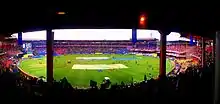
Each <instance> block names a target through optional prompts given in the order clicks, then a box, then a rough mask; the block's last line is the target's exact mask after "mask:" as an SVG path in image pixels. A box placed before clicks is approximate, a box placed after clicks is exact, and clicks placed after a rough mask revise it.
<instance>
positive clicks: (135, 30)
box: [132, 28, 137, 45]
mask: <svg viewBox="0 0 220 104" xmlns="http://www.w3.org/2000/svg"><path fill="white" fill-rule="evenodd" d="M136 42H137V29H136V28H133V29H132V43H133V45H134V44H135V43H136Z"/></svg>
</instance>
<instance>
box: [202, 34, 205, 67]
mask: <svg viewBox="0 0 220 104" xmlns="http://www.w3.org/2000/svg"><path fill="white" fill-rule="evenodd" d="M205 46H206V45H205V39H204V38H203V37H202V58H201V59H202V67H204V66H205V64H206V62H205V61H206V60H205V59H206V56H205Z"/></svg>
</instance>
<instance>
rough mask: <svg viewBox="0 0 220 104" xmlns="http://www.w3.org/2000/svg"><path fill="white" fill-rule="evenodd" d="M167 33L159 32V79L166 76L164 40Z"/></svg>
mask: <svg viewBox="0 0 220 104" xmlns="http://www.w3.org/2000/svg"><path fill="white" fill-rule="evenodd" d="M166 33H168V32H163V31H160V72H159V77H161V78H163V77H165V76H166V40H167V39H166V38H167V36H166V35H167V34H166Z"/></svg>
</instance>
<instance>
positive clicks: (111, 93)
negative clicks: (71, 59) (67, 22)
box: [0, 46, 214, 104]
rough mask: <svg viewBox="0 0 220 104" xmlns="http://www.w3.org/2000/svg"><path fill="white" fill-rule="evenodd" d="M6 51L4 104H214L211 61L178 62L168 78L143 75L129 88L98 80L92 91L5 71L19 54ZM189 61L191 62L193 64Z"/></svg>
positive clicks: (1, 74) (0, 61)
mask: <svg viewBox="0 0 220 104" xmlns="http://www.w3.org/2000/svg"><path fill="white" fill-rule="evenodd" d="M179 48H181V46H180V47H179ZM179 48H177V49H176V48H174V47H172V46H170V47H169V48H168V49H171V50H175V51H180V50H181V49H179ZM123 49H124V48H98V49H97V48H96V49H94V48H79V47H71V48H62V47H59V48H54V51H55V52H56V53H57V54H69V53H74V52H92V53H93V52H116V51H118V50H123ZM6 50H7V51H6ZM4 51H5V52H6V53H5V54H3V55H0V66H1V67H0V70H1V71H0V95H1V99H2V100H1V101H4V100H7V103H10V101H11V102H13V101H16V103H18V102H22V103H24V102H26V103H31V102H30V101H29V100H33V101H34V103H38V102H40V101H42V102H40V103H46V102H45V101H49V103H58V102H62V103H109V104H110V103H111V104H112V103H148V104H155V103H156V104H165V103H168V104H171V103H173V104H176V103H183V104H186V103H193V104H194V103H212V100H213V99H212V98H213V96H212V95H213V93H212V92H213V90H212V89H213V71H214V65H213V63H212V62H209V66H206V67H204V68H201V67H197V66H193V65H187V67H184V64H187V63H186V62H181V61H178V62H176V63H177V64H180V66H179V67H180V68H179V67H178V66H177V67H175V69H174V70H173V71H172V72H171V73H169V74H168V75H167V77H163V78H162V77H159V78H158V79H147V78H146V77H145V76H143V81H142V82H139V83H131V84H127V85H126V84H124V83H123V82H121V83H119V84H115V85H110V87H109V86H105V83H104V84H102V85H101V86H100V87H98V85H97V84H94V83H92V82H94V81H91V83H90V86H91V88H88V89H78V88H74V86H71V85H70V83H68V81H67V79H66V78H63V79H61V80H60V81H55V80H54V82H53V83H52V84H51V83H46V82H44V81H43V80H42V79H36V78H31V79H30V78H27V76H25V75H23V74H22V73H20V72H13V71H9V70H5V69H10V65H12V64H13V62H14V61H13V60H10V58H11V56H12V55H15V54H16V53H18V52H19V51H18V50H17V48H10V49H9V48H7V49H5V50H4ZM35 51H38V52H46V49H45V48H35ZM196 52H199V51H196ZM9 61H10V63H9V64H8V62H9ZM16 61H17V60H15V62H16ZM5 62H6V63H5ZM188 62H189V63H191V61H188ZM7 64H8V65H7ZM7 66H8V67H7ZM179 69H180V70H179ZM183 69H184V70H183ZM8 99H10V100H8Z"/></svg>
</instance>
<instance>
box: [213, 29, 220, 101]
mask: <svg viewBox="0 0 220 104" xmlns="http://www.w3.org/2000/svg"><path fill="white" fill-rule="evenodd" d="M215 52H216V55H215V56H216V57H215V86H214V87H215V88H214V104H219V103H220V102H219V87H220V85H219V84H220V83H219V81H220V32H216V45H215Z"/></svg>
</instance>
